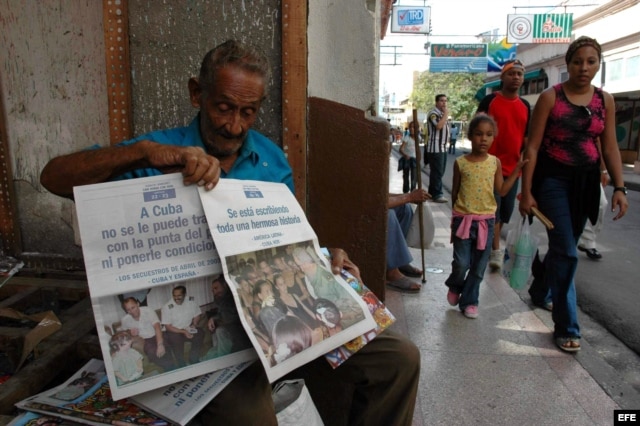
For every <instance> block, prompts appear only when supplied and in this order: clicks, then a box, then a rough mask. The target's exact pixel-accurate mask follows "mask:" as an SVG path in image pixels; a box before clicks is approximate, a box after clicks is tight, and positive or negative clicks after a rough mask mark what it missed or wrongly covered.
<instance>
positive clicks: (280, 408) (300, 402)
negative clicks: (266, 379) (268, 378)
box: [272, 379, 324, 426]
mask: <svg viewBox="0 0 640 426" xmlns="http://www.w3.org/2000/svg"><path fill="white" fill-rule="evenodd" d="M272 396H273V404H274V406H275V410H276V418H277V419H278V425H280V426H294V425H305V426H323V425H324V423H323V422H322V419H321V418H320V414H319V413H318V410H317V409H316V406H315V404H314V403H313V400H312V399H311V395H310V394H309V390H308V389H307V387H306V386H305V384H304V380H302V379H299V380H286V381H283V382H280V383H278V384H277V385H276V386H275V388H274V390H273V393H272Z"/></svg>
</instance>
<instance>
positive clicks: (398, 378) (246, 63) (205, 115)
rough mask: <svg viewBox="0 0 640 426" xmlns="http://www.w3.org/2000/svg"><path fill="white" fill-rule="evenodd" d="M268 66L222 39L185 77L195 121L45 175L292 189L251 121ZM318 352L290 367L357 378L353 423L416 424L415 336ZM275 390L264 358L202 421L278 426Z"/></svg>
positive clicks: (79, 156)
mask: <svg viewBox="0 0 640 426" xmlns="http://www.w3.org/2000/svg"><path fill="white" fill-rule="evenodd" d="M269 74H270V70H269V65H268V61H267V58H266V57H265V56H264V55H263V54H262V53H260V52H259V51H257V50H256V49H255V48H252V47H250V46H247V45H244V44H242V43H240V42H238V41H235V40H229V41H226V42H224V43H222V44H220V45H219V46H217V47H215V48H214V49H212V50H211V51H210V52H209V53H207V54H206V55H205V57H204V59H203V61H202V66H201V68H200V74H199V76H198V77H192V78H190V79H189V80H188V88H189V99H190V101H191V104H192V105H193V106H194V107H195V108H197V109H198V114H197V115H196V116H195V118H194V119H193V120H192V122H191V124H189V125H188V126H187V127H177V128H174V129H165V130H160V131H155V132H151V133H148V134H145V135H142V136H139V137H137V138H135V139H132V140H130V141H126V142H123V143H121V144H118V145H116V146H110V147H105V148H98V147H96V149H92V150H88V151H80V152H76V153H73V154H68V155H63V156H60V157H56V158H54V159H52V160H51V161H49V162H48V163H47V165H46V166H45V168H44V169H43V171H42V173H41V175H40V181H41V182H42V184H43V186H44V187H45V188H47V189H48V190H49V191H51V192H53V193H55V194H57V195H60V196H64V197H68V198H73V187H74V186H77V185H86V184H90V183H100V182H105V181H110V180H121V179H132V178H137V177H144V176H151V175H161V174H162V173H163V172H182V175H183V178H184V182H185V184H193V185H198V186H200V187H202V188H203V189H204V190H211V189H213V188H214V187H215V185H216V183H217V182H218V179H219V178H221V177H222V178H233V179H248V180H261V181H267V182H280V183H284V184H286V185H287V186H288V187H289V188H290V189H291V191H292V192H293V191H294V187H293V173H292V170H291V167H290V166H289V163H288V162H287V159H286V157H285V155H284V153H283V152H282V150H281V149H280V148H279V147H278V145H277V144H275V143H274V142H273V141H271V140H270V139H268V138H267V137H265V136H263V135H262V134H260V133H259V132H257V131H255V130H253V129H252V128H251V127H252V126H253V124H254V123H255V121H256V119H257V118H258V113H259V111H260V106H261V102H262V100H263V99H264V96H265V89H266V87H267V85H268V83H269ZM330 252H331V271H332V272H333V273H334V274H338V273H340V270H341V269H342V268H345V269H347V270H348V271H349V272H350V273H351V274H352V275H354V276H356V277H359V276H360V272H359V270H358V267H357V266H356V265H355V264H353V262H351V261H350V260H349V257H348V255H347V254H346V253H345V252H344V250H341V249H330ZM254 271H255V269H254ZM322 358H323V357H319V358H317V359H316V360H313V361H310V363H312V364H313V366H308V365H305V366H302V367H300V368H298V369H296V370H294V372H293V373H291V374H294V375H295V376H297V377H303V376H306V380H308V381H309V382H313V383H315V384H316V385H317V383H323V382H324V380H326V378H327V377H328V376H331V377H335V378H337V379H339V380H341V381H342V383H344V384H346V385H349V386H353V388H354V394H355V397H354V403H353V404H351V406H350V408H351V410H350V413H349V415H350V419H351V421H352V422H353V423H359V424H374V423H379V424H398V425H401V424H405V425H410V424H411V421H412V418H413V411H414V407H415V401H416V395H417V391H418V382H419V376H420V353H419V351H418V348H417V347H416V346H415V345H414V344H413V342H411V341H410V340H409V339H407V338H406V337H404V336H401V335H399V334H396V333H394V332H392V331H389V330H385V331H384V332H382V333H380V334H379V335H378V336H377V337H376V338H375V339H373V340H372V341H370V342H369V343H368V344H367V345H366V346H364V347H363V348H362V349H360V350H359V351H358V352H356V353H355V354H354V355H353V356H351V358H349V361H348V362H346V363H345V364H343V365H342V366H340V368H338V369H335V370H334V369H332V368H331V367H330V366H329V363H328V362H326V360H325V359H322ZM319 388H320V389H322V386H319ZM271 390H272V387H271V384H270V383H269V380H268V379H267V375H266V373H265V371H264V369H263V368H262V365H261V363H253V364H252V365H250V366H249V367H247V368H246V369H245V370H244V371H243V372H242V373H240V374H239V375H238V376H237V377H236V378H235V379H233V381H232V382H231V383H229V384H228V385H227V386H226V387H225V388H224V389H223V390H222V391H221V392H220V393H219V394H218V395H217V396H216V397H215V398H214V399H213V400H212V401H211V402H210V403H209V404H208V405H207V406H206V407H205V408H204V409H203V411H202V413H201V416H200V417H201V418H200V421H201V423H202V424H205V425H210V424H214V423H215V424H229V425H231V424H262V425H275V424H277V421H276V415H275V409H274V406H273V398H272V397H271ZM312 397H313V394H312ZM319 397H320V396H319Z"/></svg>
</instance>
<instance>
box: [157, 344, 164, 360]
mask: <svg viewBox="0 0 640 426" xmlns="http://www.w3.org/2000/svg"><path fill="white" fill-rule="evenodd" d="M165 353H166V350H165V348H164V343H158V347H157V349H156V356H157V357H158V358H162V357H163V356H164V354H165Z"/></svg>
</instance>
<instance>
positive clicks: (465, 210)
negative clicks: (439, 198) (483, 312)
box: [445, 114, 524, 318]
mask: <svg viewBox="0 0 640 426" xmlns="http://www.w3.org/2000/svg"><path fill="white" fill-rule="evenodd" d="M496 132H497V127H496V123H495V121H493V119H492V118H491V117H490V116H488V115H485V114H479V115H476V116H475V117H474V118H473V119H472V120H471V123H469V131H468V134H467V137H468V138H469V140H471V153H469V154H467V155H463V156H460V157H458V158H457V159H456V162H455V165H454V169H453V190H452V192H451V195H452V197H453V201H452V202H453V210H452V216H453V217H452V221H451V239H452V242H453V262H452V263H451V266H452V268H451V275H449V278H447V281H446V282H445V284H446V285H447V287H449V292H448V293H447V301H448V302H449V304H450V305H451V306H456V305H458V304H459V306H460V310H461V311H462V312H463V313H464V316H466V317H467V318H477V317H478V294H479V290H480V282H481V281H482V277H483V276H484V271H485V269H486V267H487V263H488V261H489V255H490V253H491V239H492V238H493V228H494V224H495V213H496V208H497V204H496V199H495V197H494V189H495V191H497V192H499V193H500V195H501V196H504V195H505V194H506V193H507V192H509V189H511V187H512V186H513V184H514V183H515V181H516V179H517V177H518V174H519V173H520V169H521V168H522V166H523V165H524V162H523V161H519V162H518V165H517V166H516V168H515V170H514V171H513V172H512V173H511V175H510V176H509V177H508V178H507V180H504V178H503V177H502V167H501V164H500V160H499V159H498V158H497V157H495V156H493V155H490V154H489V153H488V151H489V148H490V147H491V144H492V143H493V138H494V136H495V135H496ZM487 242H489V244H487Z"/></svg>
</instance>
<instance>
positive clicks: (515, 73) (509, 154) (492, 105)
mask: <svg viewBox="0 0 640 426" xmlns="http://www.w3.org/2000/svg"><path fill="white" fill-rule="evenodd" d="M500 80H501V81H502V85H501V88H500V90H499V91H497V92H493V93H491V94H489V95H487V96H485V97H484V98H483V99H482V101H480V105H478V110H477V111H476V113H481V112H482V113H485V114H487V115H490V116H491V117H493V119H494V120H495V121H496V123H497V125H498V134H497V135H496V136H495V138H494V140H493V145H491V148H490V149H489V154H493V155H495V156H496V157H498V158H499V159H500V162H501V163H502V175H503V176H504V177H505V179H506V177H507V176H509V175H510V174H511V172H512V171H513V169H514V168H515V167H516V165H517V164H518V160H519V159H520V156H521V155H522V150H523V148H524V146H525V144H526V141H527V128H528V126H529V116H530V114H531V107H530V105H529V102H527V101H526V100H525V99H523V98H521V97H520V96H519V91H520V87H522V83H524V64H523V63H522V62H521V61H520V60H518V59H514V60H510V61H507V62H506V63H505V64H504V66H503V67H502V72H501V74H500ZM518 183H519V182H518V181H516V183H515V184H514V185H513V188H512V189H511V191H509V193H508V194H507V195H505V196H504V197H501V196H500V194H498V193H496V194H495V197H496V202H497V203H498V209H497V211H496V225H495V231H494V234H493V242H492V244H491V245H492V247H491V248H492V250H491V258H490V260H489V266H490V267H491V269H492V270H493V271H496V270H500V269H501V268H502V259H503V257H504V255H503V253H502V250H501V249H500V231H501V229H502V225H503V224H504V223H509V219H511V214H512V213H513V208H514V205H515V199H516V194H517V193H518Z"/></svg>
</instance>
